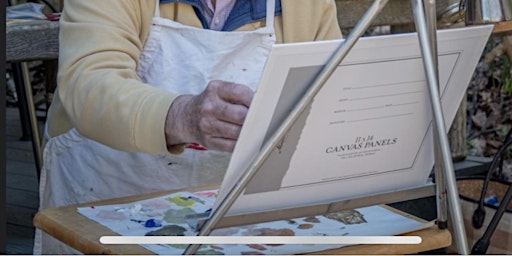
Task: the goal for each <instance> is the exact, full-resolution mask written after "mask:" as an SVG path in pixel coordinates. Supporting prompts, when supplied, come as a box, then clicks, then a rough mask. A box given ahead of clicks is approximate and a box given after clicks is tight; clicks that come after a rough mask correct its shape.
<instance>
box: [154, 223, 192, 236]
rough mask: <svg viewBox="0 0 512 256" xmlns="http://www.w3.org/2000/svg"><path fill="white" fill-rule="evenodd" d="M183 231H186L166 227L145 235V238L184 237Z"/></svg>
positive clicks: (180, 227) (172, 226)
mask: <svg viewBox="0 0 512 256" xmlns="http://www.w3.org/2000/svg"><path fill="white" fill-rule="evenodd" d="M185 231H187V229H185V228H184V227H182V226H178V225H166V226H164V227H163V228H160V229H157V230H153V231H150V232H148V233H146V236H184V235H185Z"/></svg>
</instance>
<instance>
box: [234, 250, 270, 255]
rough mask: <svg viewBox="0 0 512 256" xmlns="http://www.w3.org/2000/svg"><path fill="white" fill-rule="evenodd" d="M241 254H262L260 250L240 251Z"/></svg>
mask: <svg viewBox="0 0 512 256" xmlns="http://www.w3.org/2000/svg"><path fill="white" fill-rule="evenodd" d="M240 254H242V255H264V253H262V252H258V251H247V252H240Z"/></svg>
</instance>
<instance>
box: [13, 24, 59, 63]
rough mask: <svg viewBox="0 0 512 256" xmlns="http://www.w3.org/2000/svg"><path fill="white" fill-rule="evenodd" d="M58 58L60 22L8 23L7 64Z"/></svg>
mask: <svg viewBox="0 0 512 256" xmlns="http://www.w3.org/2000/svg"><path fill="white" fill-rule="evenodd" d="M58 56H59V22H58V21H48V20H14V21H9V22H7V23H6V26H5V58H6V61H7V62H21V61H31V60H48V59H57V58H58Z"/></svg>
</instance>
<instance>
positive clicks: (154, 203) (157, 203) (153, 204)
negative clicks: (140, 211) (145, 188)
mask: <svg viewBox="0 0 512 256" xmlns="http://www.w3.org/2000/svg"><path fill="white" fill-rule="evenodd" d="M142 206H143V207H146V208H153V209H158V210H162V209H169V205H168V204H167V203H165V202H162V200H160V199H158V200H151V201H146V202H144V203H142Z"/></svg>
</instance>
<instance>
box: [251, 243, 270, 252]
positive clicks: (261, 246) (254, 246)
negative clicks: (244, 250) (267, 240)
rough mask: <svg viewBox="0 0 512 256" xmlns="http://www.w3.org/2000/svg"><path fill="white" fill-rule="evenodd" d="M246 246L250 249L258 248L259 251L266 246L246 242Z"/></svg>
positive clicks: (265, 248) (263, 249)
mask: <svg viewBox="0 0 512 256" xmlns="http://www.w3.org/2000/svg"><path fill="white" fill-rule="evenodd" d="M247 246H248V247H250V248H251V249H256V250H259V251H265V250H267V247H265V246H263V245H261V244H248V245H247Z"/></svg>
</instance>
